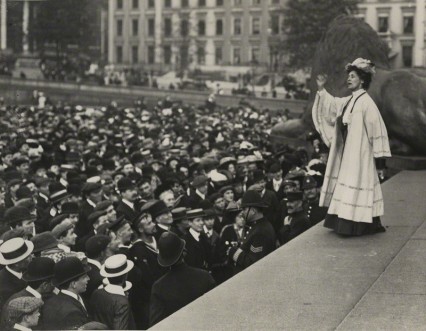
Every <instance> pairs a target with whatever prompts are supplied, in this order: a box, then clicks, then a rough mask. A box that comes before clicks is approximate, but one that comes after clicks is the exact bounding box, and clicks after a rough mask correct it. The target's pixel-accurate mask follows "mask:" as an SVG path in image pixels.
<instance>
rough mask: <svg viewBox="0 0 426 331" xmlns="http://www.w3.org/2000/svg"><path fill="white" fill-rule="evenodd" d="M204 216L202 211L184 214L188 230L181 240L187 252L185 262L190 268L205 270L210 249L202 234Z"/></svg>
mask: <svg viewBox="0 0 426 331" xmlns="http://www.w3.org/2000/svg"><path fill="white" fill-rule="evenodd" d="M205 216H206V214H205V212H204V210H202V209H193V210H190V211H188V212H187V213H186V217H187V219H188V224H189V230H188V232H187V233H186V235H185V236H184V238H183V239H184V240H185V242H186V246H185V247H186V251H187V254H186V256H185V262H186V263H187V264H188V265H189V266H191V267H194V268H200V269H206V270H207V269H208V267H209V263H210V262H211V256H212V247H211V246H210V244H209V242H208V239H207V236H206V235H205V234H204V232H203V226H204V220H203V218H204V217H205Z"/></svg>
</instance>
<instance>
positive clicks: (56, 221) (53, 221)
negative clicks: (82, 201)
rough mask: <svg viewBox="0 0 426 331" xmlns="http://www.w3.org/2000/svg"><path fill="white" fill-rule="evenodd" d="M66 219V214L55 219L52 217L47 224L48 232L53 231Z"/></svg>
mask: <svg viewBox="0 0 426 331" xmlns="http://www.w3.org/2000/svg"><path fill="white" fill-rule="evenodd" d="M67 218H68V215H67V214H59V215H57V216H55V217H53V218H52V219H51V220H50V222H49V230H53V229H54V228H55V226H57V225H59V224H61V223H62V221H64V220H66V219H67Z"/></svg>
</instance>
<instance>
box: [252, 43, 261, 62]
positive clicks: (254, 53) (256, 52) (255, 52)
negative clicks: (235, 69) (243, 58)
mask: <svg viewBox="0 0 426 331" xmlns="http://www.w3.org/2000/svg"><path fill="white" fill-rule="evenodd" d="M259 54H260V49H259V47H253V48H252V49H251V62H252V63H254V64H257V63H259Z"/></svg>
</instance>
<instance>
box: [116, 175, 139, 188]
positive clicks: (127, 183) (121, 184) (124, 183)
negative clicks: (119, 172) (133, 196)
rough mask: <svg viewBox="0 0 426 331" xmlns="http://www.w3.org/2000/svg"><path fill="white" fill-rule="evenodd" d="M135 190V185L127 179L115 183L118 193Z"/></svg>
mask: <svg viewBox="0 0 426 331" xmlns="http://www.w3.org/2000/svg"><path fill="white" fill-rule="evenodd" d="M134 188H135V184H134V183H133V182H132V180H131V179H130V178H128V177H123V178H121V179H120V180H119V181H118V183H117V189H118V190H119V191H120V192H124V191H126V190H131V189H134Z"/></svg>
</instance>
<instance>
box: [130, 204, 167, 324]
mask: <svg viewBox="0 0 426 331" xmlns="http://www.w3.org/2000/svg"><path fill="white" fill-rule="evenodd" d="M142 209H143V210H142V213H141V215H139V216H138V217H137V218H136V220H135V222H134V223H133V225H134V227H135V228H136V229H137V231H136V232H137V233H138V239H137V240H136V241H135V242H134V243H133V245H132V247H130V249H129V251H128V253H127V256H128V258H129V259H130V260H132V261H133V262H134V263H135V268H133V270H132V271H131V272H130V273H129V280H130V281H131V282H132V284H133V287H132V290H131V291H130V294H129V300H130V303H131V306H132V308H133V315H134V317H135V322H136V326H137V328H138V329H147V328H148V327H149V298H150V296H151V288H152V285H153V284H154V282H156V281H157V280H158V279H159V278H160V277H161V276H163V275H164V273H165V272H166V269H165V268H162V267H161V266H160V265H159V264H158V262H157V258H158V248H157V240H156V239H155V237H154V234H155V233H156V224H155V223H154V222H153V221H152V216H151V215H150V214H149V213H148V212H147V210H145V209H144V208H142Z"/></svg>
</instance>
